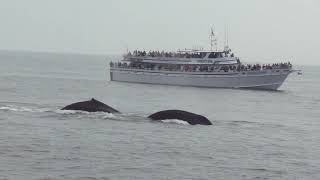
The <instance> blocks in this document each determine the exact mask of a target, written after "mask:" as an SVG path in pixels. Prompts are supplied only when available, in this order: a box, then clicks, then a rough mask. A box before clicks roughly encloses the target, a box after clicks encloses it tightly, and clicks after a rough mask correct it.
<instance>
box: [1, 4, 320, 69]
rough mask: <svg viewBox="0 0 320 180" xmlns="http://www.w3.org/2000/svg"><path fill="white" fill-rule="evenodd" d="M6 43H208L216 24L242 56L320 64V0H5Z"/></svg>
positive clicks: (73, 47) (27, 46) (87, 48)
mask: <svg viewBox="0 0 320 180" xmlns="http://www.w3.org/2000/svg"><path fill="white" fill-rule="evenodd" d="M0 4H1V6H0V23H1V25H0V49H6V50H32V51H54V52H77V53H90V54H96V53H97V54H108V53H111V54H117V53H124V52H125V51H126V47H128V48H129V49H130V50H133V49H135V48H140V49H146V50H149V49H156V50H162V49H164V50H177V49H179V48H180V49H183V48H192V47H196V46H203V47H208V44H209V40H208V36H209V32H210V26H212V25H214V26H215V30H216V32H217V33H218V35H219V39H220V43H221V44H223V39H224V29H225V26H226V25H228V27H229V45H230V47H231V48H232V49H233V50H234V52H236V54H237V55H238V56H240V57H242V58H243V59H249V61H257V62H270V61H274V60H277V59H288V58H293V62H294V63H296V64H320V52H319V48H320V43H319V40H320V36H319V33H320V20H319V18H320V1H319V0H0Z"/></svg>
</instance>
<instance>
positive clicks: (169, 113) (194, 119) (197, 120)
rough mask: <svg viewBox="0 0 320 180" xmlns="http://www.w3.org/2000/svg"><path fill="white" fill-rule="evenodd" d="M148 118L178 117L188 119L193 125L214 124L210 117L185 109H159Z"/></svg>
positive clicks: (156, 119)
mask: <svg viewBox="0 0 320 180" xmlns="http://www.w3.org/2000/svg"><path fill="white" fill-rule="evenodd" d="M148 118H149V119H151V120H154V121H161V120H169V119H178V120H182V121H186V122H188V123H189V124H191V125H197V124H200V125H212V123H211V122H210V121H209V120H208V118H206V117H204V116H202V115H199V114H194V113H191V112H187V111H183V110H164V111H159V112H156V113H154V114H151V115H150V116H149V117H148Z"/></svg>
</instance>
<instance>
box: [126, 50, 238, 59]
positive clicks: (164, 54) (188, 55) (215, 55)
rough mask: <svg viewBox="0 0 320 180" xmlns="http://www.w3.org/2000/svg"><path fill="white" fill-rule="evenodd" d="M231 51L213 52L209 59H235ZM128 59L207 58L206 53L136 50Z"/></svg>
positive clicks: (129, 54) (128, 55)
mask: <svg viewBox="0 0 320 180" xmlns="http://www.w3.org/2000/svg"><path fill="white" fill-rule="evenodd" d="M230 52H231V51H226V52H212V53H211V54H210V56H209V58H219V57H229V56H230V57H234V54H232V53H230ZM126 56H127V57H132V56H135V57H145V56H149V57H169V58H170V57H175V58H203V57H205V56H206V52H191V51H190V52H187V51H178V52H165V51H161V52H160V51H149V52H146V51H138V50H135V51H133V53H131V52H128V54H126Z"/></svg>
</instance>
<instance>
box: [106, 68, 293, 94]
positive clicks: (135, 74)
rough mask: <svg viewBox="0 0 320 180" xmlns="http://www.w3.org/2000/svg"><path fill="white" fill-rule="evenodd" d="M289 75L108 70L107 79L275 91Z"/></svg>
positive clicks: (286, 73)
mask: <svg viewBox="0 0 320 180" xmlns="http://www.w3.org/2000/svg"><path fill="white" fill-rule="evenodd" d="M290 72H291V71H290V70H265V71H247V72H228V73H225V72H216V73H203V72H202V73H201V72H174V71H148V70H136V69H123V68H111V69H110V80H111V81H120V82H132V83H147V84H162V85H178V86H194V87H210V88H253V89H264V90H277V89H278V88H279V87H280V86H281V85H282V84H283V82H284V81H285V79H286V78H287V77H288V75H289V74H290Z"/></svg>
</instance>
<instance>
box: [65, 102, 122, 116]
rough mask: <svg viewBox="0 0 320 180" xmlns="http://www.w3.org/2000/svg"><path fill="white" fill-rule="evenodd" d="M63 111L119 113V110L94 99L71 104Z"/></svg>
mask: <svg viewBox="0 0 320 180" xmlns="http://www.w3.org/2000/svg"><path fill="white" fill-rule="evenodd" d="M62 110H79V111H87V112H108V113H119V111H118V110H116V109H114V108H112V107H110V106H108V105H106V104H104V103H102V102H100V101H98V100H95V99H94V98H92V99H91V100H89V101H82V102H77V103H73V104H70V105H68V106H66V107H64V108H62Z"/></svg>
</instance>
